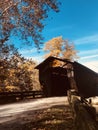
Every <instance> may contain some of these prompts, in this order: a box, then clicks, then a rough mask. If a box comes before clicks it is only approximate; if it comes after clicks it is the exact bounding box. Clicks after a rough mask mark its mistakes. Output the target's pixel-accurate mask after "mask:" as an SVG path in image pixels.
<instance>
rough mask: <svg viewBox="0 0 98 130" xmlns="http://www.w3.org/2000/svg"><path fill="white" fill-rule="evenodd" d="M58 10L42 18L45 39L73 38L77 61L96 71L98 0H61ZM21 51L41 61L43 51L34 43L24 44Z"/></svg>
mask: <svg viewBox="0 0 98 130" xmlns="http://www.w3.org/2000/svg"><path fill="white" fill-rule="evenodd" d="M60 1H61V3H62V4H61V5H60V12H59V13H55V12H53V11H50V12H49V17H48V19H46V20H45V21H44V24H45V25H46V26H45V28H44V30H43V32H42V34H43V36H44V41H43V43H45V42H46V41H48V40H50V39H52V38H54V37H58V36H62V37H63V39H68V40H69V41H71V42H73V43H74V45H75V48H76V50H78V51H79V53H78V55H79V56H80V59H79V60H78V62H80V63H82V64H84V65H86V66H87V67H89V68H91V69H93V70H94V71H96V72H98V0H60ZM20 52H21V54H23V56H25V57H27V58H32V59H34V60H37V61H38V62H41V61H42V60H43V55H44V52H43V50H41V53H38V52H37V50H36V49H35V48H34V47H32V48H31V47H30V48H24V49H22V50H21V51H20Z"/></svg>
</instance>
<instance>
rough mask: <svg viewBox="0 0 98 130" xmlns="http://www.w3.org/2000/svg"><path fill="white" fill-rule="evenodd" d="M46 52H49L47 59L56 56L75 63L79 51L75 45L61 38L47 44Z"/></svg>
mask: <svg viewBox="0 0 98 130" xmlns="http://www.w3.org/2000/svg"><path fill="white" fill-rule="evenodd" d="M44 50H45V51H46V52H48V53H47V54H46V55H45V58H47V57H48V56H55V57H60V58H65V59H67V60H70V61H73V60H74V59H77V58H78V56H77V52H78V51H77V50H75V46H74V44H73V43H70V42H69V41H68V40H64V39H63V38H62V37H61V36H60V37H56V38H53V39H51V40H49V41H48V42H46V43H45V47H44Z"/></svg>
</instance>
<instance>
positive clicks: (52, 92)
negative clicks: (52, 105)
mask: <svg viewBox="0 0 98 130" xmlns="http://www.w3.org/2000/svg"><path fill="white" fill-rule="evenodd" d="M55 61H59V63H60V65H55V66H54V65H53V63H54V62H55ZM36 69H38V70H39V81H40V84H41V86H42V89H43V91H44V94H45V96H65V95H67V90H69V89H75V90H76V91H77V92H78V94H79V96H81V97H84V98H88V97H93V96H98V74H97V73H96V72H94V71H92V70H91V69H89V68H87V67H85V66H83V65H82V64H80V63H78V62H70V61H68V60H66V59H61V58H56V57H48V58H47V59H45V60H44V61H43V62H42V63H40V64H39V65H38V66H36Z"/></svg>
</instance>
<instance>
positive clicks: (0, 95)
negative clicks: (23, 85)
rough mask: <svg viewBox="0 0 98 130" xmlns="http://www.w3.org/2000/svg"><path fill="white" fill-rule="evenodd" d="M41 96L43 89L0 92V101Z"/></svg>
mask: <svg viewBox="0 0 98 130" xmlns="http://www.w3.org/2000/svg"><path fill="white" fill-rule="evenodd" d="M40 97H43V91H24V92H0V103H5V102H9V101H17V100H23V99H25V98H40Z"/></svg>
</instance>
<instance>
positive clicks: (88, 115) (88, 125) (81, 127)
mask: <svg viewBox="0 0 98 130" xmlns="http://www.w3.org/2000/svg"><path fill="white" fill-rule="evenodd" d="M71 107H72V111H73V113H74V121H75V126H76V130H98V125H97V124H96V120H95V119H96V117H95V116H96V110H95V108H94V107H92V106H88V105H85V104H83V103H81V101H80V100H79V99H78V98H77V97H73V99H72V106H71Z"/></svg>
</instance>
